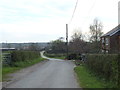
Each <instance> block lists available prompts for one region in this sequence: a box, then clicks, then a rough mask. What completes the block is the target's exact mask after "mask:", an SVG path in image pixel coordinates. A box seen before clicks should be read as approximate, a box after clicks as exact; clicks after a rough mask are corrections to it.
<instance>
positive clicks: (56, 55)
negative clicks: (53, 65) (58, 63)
mask: <svg viewBox="0 0 120 90" xmlns="http://www.w3.org/2000/svg"><path fill="white" fill-rule="evenodd" d="M45 56H47V57H49V58H55V59H65V57H66V56H65V55H64V54H48V53H45Z"/></svg>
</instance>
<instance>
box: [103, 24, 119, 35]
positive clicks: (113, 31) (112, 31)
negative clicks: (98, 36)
mask: <svg viewBox="0 0 120 90" xmlns="http://www.w3.org/2000/svg"><path fill="white" fill-rule="evenodd" d="M119 31H120V24H119V25H118V26H117V27H115V28H113V29H112V30H111V31H109V32H107V33H106V34H104V35H103V36H112V35H114V34H116V33H117V32H119ZM103 36H102V37H103Z"/></svg>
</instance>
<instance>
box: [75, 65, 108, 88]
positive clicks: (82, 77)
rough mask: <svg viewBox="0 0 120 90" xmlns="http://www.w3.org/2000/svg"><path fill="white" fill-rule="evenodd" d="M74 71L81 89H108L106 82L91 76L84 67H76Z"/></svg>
mask: <svg viewBox="0 0 120 90" xmlns="http://www.w3.org/2000/svg"><path fill="white" fill-rule="evenodd" d="M74 71H75V72H76V74H77V77H78V82H79V85H80V87H81V88H106V87H105V81H104V80H100V79H99V78H97V77H96V76H94V75H93V74H91V73H90V72H89V71H88V69H87V68H86V67H85V66H84V65H82V66H77V67H75V68H74Z"/></svg>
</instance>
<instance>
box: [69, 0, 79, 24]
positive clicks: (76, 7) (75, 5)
mask: <svg viewBox="0 0 120 90" xmlns="http://www.w3.org/2000/svg"><path fill="white" fill-rule="evenodd" d="M77 5H78V0H77V1H76V5H75V8H74V11H73V14H72V17H71V19H70V22H69V23H71V22H72V19H73V18H74V14H75V11H76V8H77Z"/></svg>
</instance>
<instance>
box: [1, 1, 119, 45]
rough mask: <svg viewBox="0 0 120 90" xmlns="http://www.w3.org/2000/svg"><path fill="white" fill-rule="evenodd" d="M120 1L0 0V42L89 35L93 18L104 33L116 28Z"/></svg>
mask: <svg viewBox="0 0 120 90" xmlns="http://www.w3.org/2000/svg"><path fill="white" fill-rule="evenodd" d="M118 1H119V0H78V5H77V8H76V12H75V14H74V18H73V20H72V22H69V21H70V19H71V16H72V13H73V10H74V7H75V4H76V0H0V37H1V42H8V43H9V42H11V43H12V42H49V41H51V40H55V39H58V38H59V37H65V30H66V27H65V26H66V24H67V23H68V26H69V27H68V28H69V38H70V36H71V35H72V32H73V31H74V29H79V30H81V31H82V32H83V33H84V34H88V32H89V25H90V24H91V23H92V22H93V20H94V18H98V19H99V20H100V21H101V22H102V23H103V26H104V28H103V32H104V33H106V32H107V31H109V30H111V29H113V28H114V27H116V26H117V25H118Z"/></svg>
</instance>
